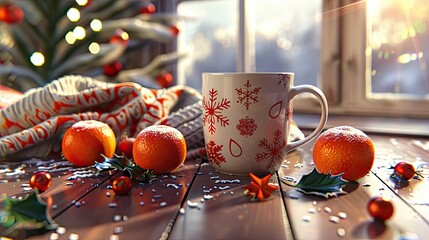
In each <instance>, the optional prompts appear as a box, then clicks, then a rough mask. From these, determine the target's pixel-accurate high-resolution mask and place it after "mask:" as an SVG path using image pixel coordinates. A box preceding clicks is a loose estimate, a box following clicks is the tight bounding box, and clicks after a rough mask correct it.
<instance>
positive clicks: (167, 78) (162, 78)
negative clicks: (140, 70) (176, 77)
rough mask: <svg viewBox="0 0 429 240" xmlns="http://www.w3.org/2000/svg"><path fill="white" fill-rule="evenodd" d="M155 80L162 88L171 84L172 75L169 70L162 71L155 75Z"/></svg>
mask: <svg viewBox="0 0 429 240" xmlns="http://www.w3.org/2000/svg"><path fill="white" fill-rule="evenodd" d="M156 82H157V83H158V84H159V86H161V87H163V88H168V87H170V86H171V85H173V75H172V74H171V73H169V72H163V73H161V74H159V75H158V76H156Z"/></svg>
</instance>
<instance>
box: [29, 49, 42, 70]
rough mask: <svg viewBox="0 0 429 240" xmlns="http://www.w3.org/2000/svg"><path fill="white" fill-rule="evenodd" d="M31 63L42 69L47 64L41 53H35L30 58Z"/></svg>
mask: <svg viewBox="0 0 429 240" xmlns="http://www.w3.org/2000/svg"><path fill="white" fill-rule="evenodd" d="M30 62H31V63H32V64H33V65H34V66H37V67H40V66H42V65H43V64H44V63H45V56H44V55H43V54H42V53H41V52H34V53H33V54H31V56H30Z"/></svg>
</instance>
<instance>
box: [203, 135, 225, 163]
mask: <svg viewBox="0 0 429 240" xmlns="http://www.w3.org/2000/svg"><path fill="white" fill-rule="evenodd" d="M222 147H223V145H216V143H215V142H214V141H209V142H208V143H207V144H206V150H207V151H206V152H207V158H208V160H209V162H210V163H211V164H212V165H218V166H220V164H221V163H223V162H226V160H225V157H224V156H223V155H222Z"/></svg>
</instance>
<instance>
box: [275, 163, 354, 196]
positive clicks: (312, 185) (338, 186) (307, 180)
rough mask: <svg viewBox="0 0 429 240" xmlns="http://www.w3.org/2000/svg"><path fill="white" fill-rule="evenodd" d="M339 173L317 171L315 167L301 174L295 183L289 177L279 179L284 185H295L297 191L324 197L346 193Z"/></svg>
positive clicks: (343, 181)
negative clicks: (334, 174)
mask: <svg viewBox="0 0 429 240" xmlns="http://www.w3.org/2000/svg"><path fill="white" fill-rule="evenodd" d="M341 177H342V174H341V175H337V176H332V175H331V174H329V173H328V174H323V173H319V172H318V171H317V170H316V169H315V168H314V169H313V171H312V172H310V173H309V174H306V175H304V176H302V178H301V180H299V182H298V183H297V184H296V185H293V184H291V183H290V182H294V181H293V180H292V178H290V177H287V176H286V177H283V178H282V179H281V181H282V182H283V183H285V184H286V185H289V186H293V187H296V188H297V190H298V191H300V192H302V193H304V194H313V195H318V196H322V197H325V198H329V197H338V194H347V192H345V191H343V189H342V187H343V186H344V185H345V184H346V183H347V181H345V180H343V179H342V178H341Z"/></svg>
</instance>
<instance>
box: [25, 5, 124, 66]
mask: <svg viewBox="0 0 429 240" xmlns="http://www.w3.org/2000/svg"><path fill="white" fill-rule="evenodd" d="M76 3H77V4H78V5H79V6H81V7H83V6H85V5H86V4H88V0H76ZM66 16H67V18H68V19H69V20H70V22H78V21H79V20H80V17H81V14H80V11H79V9H77V8H75V7H71V8H70V9H69V10H68V11H67V13H66ZM89 27H90V28H91V30H92V31H94V32H100V31H101V30H102V28H103V23H102V22H101V20H99V19H96V18H95V19H93V20H91V22H90V24H89ZM85 37H86V30H85V28H84V27H83V26H76V27H75V28H74V29H73V30H71V31H69V32H67V33H66V35H65V36H64V39H65V41H66V42H67V43H68V44H69V45H73V44H75V43H76V42H77V41H79V40H83V39H84V38H85ZM121 37H122V38H123V39H128V38H129V36H128V34H127V33H126V32H122V33H121ZM100 49H101V48H100V44H98V43H97V42H92V43H90V44H89V46H88V51H89V52H90V53H92V54H98V53H99V52H100ZM30 62H31V63H32V64H33V65H34V66H37V67H40V66H42V65H43V64H44V63H45V56H44V55H43V53H41V52H34V53H33V54H31V56H30Z"/></svg>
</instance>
